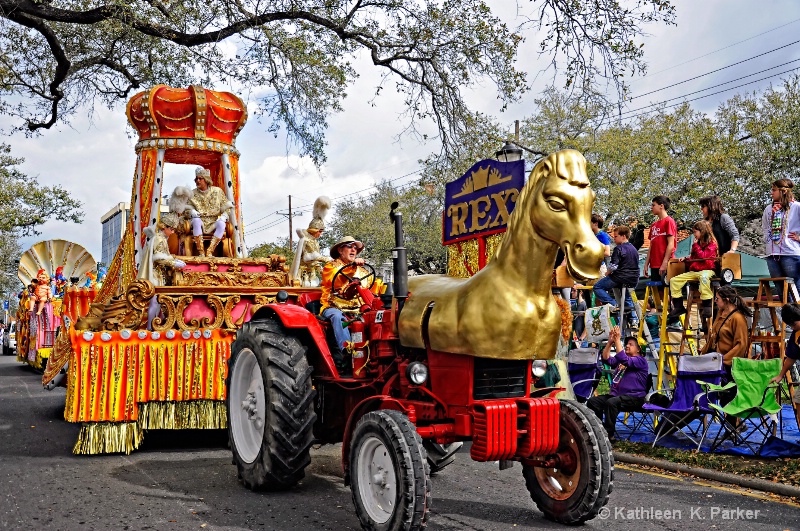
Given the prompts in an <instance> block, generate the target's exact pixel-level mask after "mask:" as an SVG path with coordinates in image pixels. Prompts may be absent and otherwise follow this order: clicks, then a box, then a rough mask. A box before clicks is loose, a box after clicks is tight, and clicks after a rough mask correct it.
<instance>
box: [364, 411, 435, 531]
mask: <svg viewBox="0 0 800 531" xmlns="http://www.w3.org/2000/svg"><path fill="white" fill-rule="evenodd" d="M350 482H351V486H350V488H351V490H352V492H353V504H354V505H355V508H356V515H357V516H358V519H359V520H360V521H361V526H362V527H363V528H364V529H368V530H374V531H400V530H402V531H411V530H417V529H423V528H424V527H425V526H426V525H427V522H428V511H429V510H430V507H431V480H430V470H429V469H428V460H427V456H426V452H425V448H424V446H423V445H422V438H421V437H420V436H419V434H418V433H417V430H416V429H415V428H414V425H413V424H411V422H410V421H409V420H408V418H407V417H406V416H405V415H403V414H402V413H400V412H397V411H391V410H388V409H381V410H378V411H373V412H370V413H367V414H366V415H364V416H363V417H361V419H360V420H359V421H358V423H357V424H356V427H355V429H354V430H353V436H352V444H351V446H350Z"/></svg>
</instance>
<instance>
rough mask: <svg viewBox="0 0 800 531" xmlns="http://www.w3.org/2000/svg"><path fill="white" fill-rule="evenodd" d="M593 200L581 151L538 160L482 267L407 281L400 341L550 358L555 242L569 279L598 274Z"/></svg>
mask: <svg viewBox="0 0 800 531" xmlns="http://www.w3.org/2000/svg"><path fill="white" fill-rule="evenodd" d="M593 205H594V192H593V191H592V189H591V187H590V186H589V179H588V177H587V175H586V159H584V158H583V155H581V154H580V153H579V152H577V151H574V150H564V151H559V152H557V153H553V154H551V155H550V156H548V157H546V158H544V159H542V160H541V161H540V162H539V163H538V164H537V165H536V167H534V169H533V171H531V174H530V177H529V178H528V183H527V184H526V185H525V187H524V188H523V189H522V191H521V192H520V195H519V198H518V199H517V205H516V207H515V209H514V212H513V213H512V214H511V217H510V219H509V222H508V229H507V231H506V234H505V237H504V238H503V240H502V242H501V243H500V245H499V246H498V248H497V251H496V252H495V254H494V257H493V258H492V260H491V261H490V262H489V263H488V264H487V265H486V267H484V268H483V269H482V270H481V271H479V272H478V273H477V274H475V276H473V277H471V278H467V279H463V278H453V277H448V276H446V275H422V276H418V277H411V278H410V279H409V283H408V284H409V292H410V295H409V298H408V300H407V301H406V303H405V306H404V307H403V310H402V312H401V313H400V316H399V319H398V331H399V334H400V342H401V344H403V345H405V346H409V347H416V348H426V347H430V348H431V349H433V350H437V351H441V352H452V353H457V354H467V355H472V356H478V357H485V358H499V359H516V360H518V359H534V358H538V359H548V358H552V357H553V356H554V355H555V351H556V347H557V345H558V335H559V332H560V329H561V312H560V310H559V307H558V305H557V304H556V302H555V300H554V298H553V295H552V292H551V279H552V271H553V264H554V262H555V257H556V252H557V251H558V248H559V247H560V248H561V249H562V250H563V251H564V254H565V256H566V259H567V268H568V271H569V272H570V274H571V275H572V276H573V277H574V278H576V279H577V280H581V281H585V280H587V279H590V278H597V276H598V275H599V270H600V264H601V262H602V260H603V246H602V244H600V242H599V240H598V239H597V237H596V236H595V235H594V233H593V232H592V230H591V214H592V206H593Z"/></svg>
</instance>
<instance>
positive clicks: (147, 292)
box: [125, 279, 156, 310]
mask: <svg viewBox="0 0 800 531" xmlns="http://www.w3.org/2000/svg"><path fill="white" fill-rule="evenodd" d="M155 293H156V289H155V286H154V285H153V283H152V282H150V281H149V280H144V279H136V280H134V281H133V282H131V283H130V284H128V289H127V290H125V300H126V301H127V302H128V304H129V305H130V306H131V307H133V308H135V309H137V310H146V309H147V308H148V306H150V299H152V298H153V296H154V295H155Z"/></svg>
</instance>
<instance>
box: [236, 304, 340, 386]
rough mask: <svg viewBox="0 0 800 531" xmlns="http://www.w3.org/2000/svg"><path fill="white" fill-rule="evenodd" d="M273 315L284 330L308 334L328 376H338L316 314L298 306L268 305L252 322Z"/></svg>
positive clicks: (257, 313) (260, 310)
mask: <svg viewBox="0 0 800 531" xmlns="http://www.w3.org/2000/svg"><path fill="white" fill-rule="evenodd" d="M271 315H275V316H277V317H278V319H280V321H281V324H282V325H283V326H284V328H291V329H295V330H297V329H300V330H303V331H305V332H307V333H308V336H309V337H310V338H311V341H313V342H314V346H315V347H316V348H317V351H318V352H319V354H320V358H322V363H324V364H325V366H326V368H327V374H326V376H333V375H334V374H337V373H336V370H335V368H336V366H335V365H334V363H333V357H332V356H331V350H330V348H328V342H327V341H326V340H325V332H324V331H323V330H322V326H321V325H320V324H319V321H318V320H317V317H316V316H315V315H314V314H312V313H311V312H309V311H308V310H306V309H305V308H303V307H302V306H298V305H296V304H267V305H265V306H262V307H261V308H259V309H258V311H257V312H256V313H255V315H253V316H252V317H251V320H252V319H257V318H259V317H268V316H271Z"/></svg>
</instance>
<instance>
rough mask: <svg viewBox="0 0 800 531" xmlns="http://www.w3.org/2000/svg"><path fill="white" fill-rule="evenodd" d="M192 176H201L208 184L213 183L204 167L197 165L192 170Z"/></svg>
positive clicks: (209, 173)
mask: <svg viewBox="0 0 800 531" xmlns="http://www.w3.org/2000/svg"><path fill="white" fill-rule="evenodd" d="M194 176H195V177H202V178H203V179H205V181H206V182H207V183H208V185H209V186H211V185H212V184H214V182H213V181H212V180H211V172H210V171H208V170H207V169H205V168H201V167H198V168H197V169H196V170H194Z"/></svg>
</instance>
